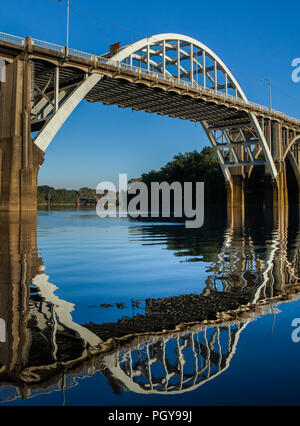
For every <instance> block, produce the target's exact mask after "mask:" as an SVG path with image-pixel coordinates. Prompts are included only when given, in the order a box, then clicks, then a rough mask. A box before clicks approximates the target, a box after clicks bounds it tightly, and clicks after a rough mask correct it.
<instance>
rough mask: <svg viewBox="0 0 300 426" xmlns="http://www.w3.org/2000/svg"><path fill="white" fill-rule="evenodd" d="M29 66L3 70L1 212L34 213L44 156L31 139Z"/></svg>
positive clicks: (21, 61)
mask: <svg viewBox="0 0 300 426" xmlns="http://www.w3.org/2000/svg"><path fill="white" fill-rule="evenodd" d="M30 68H31V67H30V62H29V61H27V60H24V58H22V57H21V58H20V57H19V58H17V59H15V60H14V62H12V63H9V64H7V66H6V82H4V83H3V82H2V83H1V91H0V211H4V212H8V211H11V212H26V211H32V212H34V211H36V207H37V174H38V170H39V168H40V166H41V164H42V163H43V161H44V153H43V152H42V151H41V150H40V149H39V148H38V147H37V146H36V145H35V144H34V143H33V141H32V139H31V128H30V118H31V117H30V111H31V70H30Z"/></svg>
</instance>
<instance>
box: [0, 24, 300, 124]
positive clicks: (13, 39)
mask: <svg viewBox="0 0 300 426" xmlns="http://www.w3.org/2000/svg"><path fill="white" fill-rule="evenodd" d="M0 40H3V41H5V42H8V43H12V44H16V45H18V46H25V45H26V38H22V37H18V36H14V35H10V34H6V33H2V32H0ZM31 40H32V45H33V46H38V47H41V48H45V49H49V50H53V51H55V52H60V53H64V52H66V54H68V55H72V56H76V57H79V58H83V59H88V60H93V61H96V62H101V63H104V64H108V65H114V66H116V67H120V68H122V69H127V70H130V71H134V72H137V73H142V74H146V75H149V76H152V77H157V78H158V79H160V80H164V81H170V82H172V83H177V84H180V85H183V86H185V87H191V88H194V89H201V90H202V91H204V92H206V93H208V94H212V95H217V96H220V97H222V98H225V99H231V100H234V101H235V102H237V103H238V104H240V105H242V106H245V107H247V106H252V107H254V108H256V109H257V110H260V111H262V112H267V113H271V114H273V115H275V116H278V117H280V118H284V119H288V120H291V121H294V122H295V123H297V124H300V120H299V119H297V118H294V117H290V116H288V115H287V114H285V113H283V112H280V111H277V110H274V109H271V108H268V107H266V106H263V105H260V104H257V103H255V102H251V101H245V100H244V99H242V98H239V97H237V96H233V95H230V94H229V93H224V92H220V91H219V90H216V89H214V88H207V87H203V86H201V85H199V84H198V83H196V82H191V81H187V80H182V79H178V78H176V77H173V76H172V75H168V74H162V73H159V72H156V71H151V70H148V69H145V68H141V67H136V66H134V65H130V64H126V63H124V62H119V61H114V60H112V59H107V58H104V57H103V56H97V55H93V54H91V53H87V52H82V51H80V50H76V49H71V48H69V49H66V47H65V46H60V45H58V44H54V43H49V42H47V41H42V40H38V39H35V38H32V39H31Z"/></svg>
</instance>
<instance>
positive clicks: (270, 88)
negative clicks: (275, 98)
mask: <svg viewBox="0 0 300 426" xmlns="http://www.w3.org/2000/svg"><path fill="white" fill-rule="evenodd" d="M261 81H266V82H267V83H268V84H269V93H270V111H271V110H272V85H271V80H270V79H269V78H263V79H262V80H261Z"/></svg>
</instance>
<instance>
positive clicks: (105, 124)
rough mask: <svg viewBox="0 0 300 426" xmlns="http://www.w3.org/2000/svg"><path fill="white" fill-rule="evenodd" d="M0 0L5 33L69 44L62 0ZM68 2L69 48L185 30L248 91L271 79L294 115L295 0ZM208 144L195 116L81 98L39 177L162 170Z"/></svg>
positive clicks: (260, 98)
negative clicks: (159, 113)
mask: <svg viewBox="0 0 300 426" xmlns="http://www.w3.org/2000/svg"><path fill="white" fill-rule="evenodd" d="M1 3H2V4H1V14H0V31H1V32H6V33H9V34H14V35H18V36H22V37H25V36H27V35H30V36H32V37H34V38H38V39H41V40H45V41H49V42H53V43H58V44H61V45H64V44H65V40H66V6H65V5H66V2H65V0H62V2H61V3H59V2H58V0H10V1H5V2H4V1H2V2H1ZM70 3H71V9H70V47H73V48H76V49H79V50H83V51H86V52H90V53H97V54H102V53H104V52H106V51H108V50H109V46H110V45H111V44H112V43H115V42H117V41H120V42H121V43H122V45H126V44H128V43H130V42H131V41H137V40H138V39H140V38H143V37H145V36H150V35H154V34H158V33H164V32H175V33H181V34H185V35H189V36H191V37H194V38H196V39H198V40H199V41H201V42H202V43H204V44H206V45H207V46H208V47H209V48H210V49H212V50H213V51H214V52H215V53H216V54H217V55H218V56H220V57H221V59H222V60H223V61H224V62H225V64H226V65H227V66H228V67H229V68H230V69H231V71H232V72H233V74H234V75H235V77H236V78H237V80H238V81H239V83H240V85H241V87H242V89H243V90H244V92H245V93H246V95H247V97H248V98H249V100H251V101H254V102H257V103H260V104H264V105H268V104H269V93H268V86H267V84H266V82H265V83H263V82H261V79H263V78H268V79H271V81H272V97H273V108H275V109H278V110H280V111H283V112H285V113H287V114H289V115H291V116H293V117H298V118H300V107H299V95H300V83H297V84H296V83H293V81H292V79H291V73H292V70H293V68H292V67H291V63H292V60H293V59H294V58H299V57H300V44H299V16H300V3H299V1H296V0H291V1H288V2H280V1H277V0H272V1H271V0H264V1H258V0H252V1H248V0H245V1H240V0H239V1H230V0H227V1H226V2H225V1H220V0H215V1H214V2H207V1H194V2H193V1H191V2H187V3H185V2H182V1H177V0H172V1H168V0H165V1H164V2H141V1H133V0H130V1H128V2H124V1H120V0H115V1H114V2H102V1H101V2H100V1H97V0H85V1H83V0H70ZM205 145H208V142H207V139H206V137H205V136H204V134H203V131H202V130H201V126H200V125H197V126H195V124H193V123H191V122H188V121H182V120H179V119H171V118H168V117H160V116H156V115H154V114H146V113H143V112H131V110H123V109H120V108H118V107H115V106H110V107H108V106H104V105H101V104H89V103H87V102H85V101H83V102H82V103H81V104H80V105H79V107H78V108H77V109H76V110H75V111H74V112H73V114H72V115H71V116H70V118H69V119H68V121H67V122H66V123H65V124H64V125H63V127H62V128H61V129H60V131H59V133H58V134H57V135H56V137H55V138H54V140H53V142H52V143H51V145H50V146H49V148H48V149H47V151H46V155H45V162H44V165H43V166H42V168H41V170H40V173H39V184H40V185H44V184H48V185H51V186H54V187H56V188H62V187H66V188H80V187H83V186H89V187H94V188H95V187H96V186H97V184H98V183H99V182H100V181H103V180H106V181H107V180H109V181H114V182H116V181H117V177H118V174H119V173H127V174H128V177H129V178H131V177H135V176H139V175H140V174H141V173H143V172H146V171H149V170H151V169H158V168H160V167H161V166H163V165H164V164H165V163H166V162H167V161H169V160H170V159H171V158H172V157H173V155H175V154H177V153H178V152H186V151H191V150H194V149H197V150H201V149H202V148H203V147H204V146H205Z"/></svg>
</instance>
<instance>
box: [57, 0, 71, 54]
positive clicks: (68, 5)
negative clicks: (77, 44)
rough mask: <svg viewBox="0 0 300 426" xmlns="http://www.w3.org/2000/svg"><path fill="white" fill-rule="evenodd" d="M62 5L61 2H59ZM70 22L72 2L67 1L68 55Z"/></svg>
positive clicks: (59, 0)
mask: <svg viewBox="0 0 300 426" xmlns="http://www.w3.org/2000/svg"><path fill="white" fill-rule="evenodd" d="M58 2H59V3H61V0H58ZM69 20H70V0H67V37H66V48H67V54H68V49H69Z"/></svg>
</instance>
